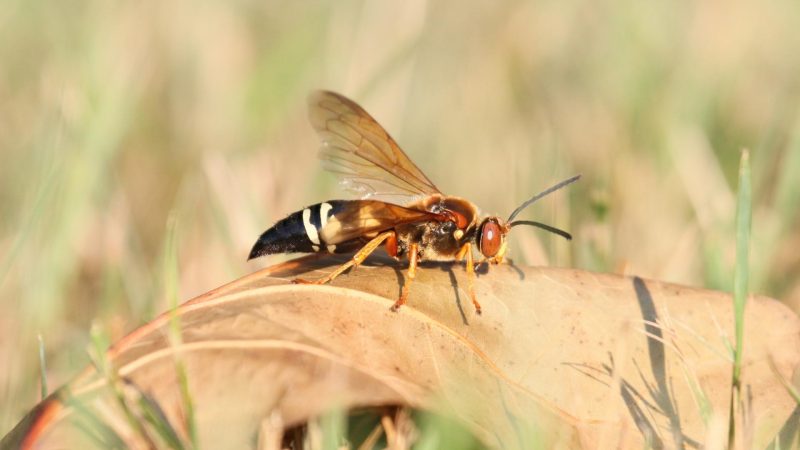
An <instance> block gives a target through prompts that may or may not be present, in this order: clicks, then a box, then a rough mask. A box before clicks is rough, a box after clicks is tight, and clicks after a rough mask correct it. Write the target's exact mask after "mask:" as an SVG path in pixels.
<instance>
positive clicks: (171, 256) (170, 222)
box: [164, 213, 198, 449]
mask: <svg viewBox="0 0 800 450" xmlns="http://www.w3.org/2000/svg"><path fill="white" fill-rule="evenodd" d="M177 223H178V220H177V217H176V215H175V213H171V214H170V215H169V218H168V219H167V239H166V243H165V248H164V290H165V292H164V294H165V295H166V297H167V299H168V300H169V306H170V320H169V340H170V345H171V346H172V348H173V349H175V352H174V353H173V354H174V356H175V372H176V375H177V378H178V384H179V388H180V393H181V401H182V402H183V411H184V412H185V417H186V423H185V426H186V431H187V433H188V434H189V440H190V441H191V446H192V448H195V449H196V448H198V445H197V427H196V425H195V417H194V402H193V400H192V393H191V390H190V389H189V377H188V375H187V373H186V366H185V365H184V364H183V360H182V359H181V357H180V353H179V351H178V349H180V347H181V346H182V345H183V337H182V335H181V321H180V317H179V316H178V314H177V310H178V250H177V242H176V237H175V236H176V231H175V230H176V228H177Z"/></svg>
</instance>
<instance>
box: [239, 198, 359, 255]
mask: <svg viewBox="0 0 800 450" xmlns="http://www.w3.org/2000/svg"><path fill="white" fill-rule="evenodd" d="M347 202H348V201H347V200H333V201H329V202H324V203H317V204H316V205H311V206H309V207H307V208H304V209H301V210H300V211H297V212H294V213H292V214H290V215H288V216H287V217H286V218H284V219H281V220H280V221H278V223H276V224H275V225H273V226H272V228H270V229H268V230H267V231H265V232H264V233H263V234H262V235H261V236H260V237H259V238H258V240H257V241H256V243H255V245H253V249H252V250H250V256H249V257H248V258H247V259H253V258H257V257H259V256H263V255H273V254H276V253H314V252H327V253H350V252H352V251H353V247H354V246H355V242H353V243H351V244H350V245H345V246H342V244H339V245H338V246H337V245H327V244H326V243H325V242H324V241H323V240H322V237H321V236H320V229H321V228H322V226H323V224H324V223H326V222H327V219H328V217H332V216H333V215H335V214H336V212H337V211H339V210H341V208H342V206H344V204H346V203H347ZM323 210H325V211H324V212H325V213H326V217H325V218H322V217H320V213H321V212H323Z"/></svg>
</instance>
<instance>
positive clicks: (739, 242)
mask: <svg viewBox="0 0 800 450" xmlns="http://www.w3.org/2000/svg"><path fill="white" fill-rule="evenodd" d="M751 220H752V186H751V184H750V152H749V151H748V150H744V151H742V157H741V159H740V161H739V189H738V192H737V195H736V269H735V272H734V277H733V311H734V320H735V327H736V347H735V352H734V355H733V379H732V382H731V403H730V416H729V419H728V448H734V446H733V444H734V436H735V434H736V426H735V418H736V411H737V410H738V409H739V400H740V399H741V388H742V386H741V374H742V351H743V344H744V342H743V338H744V307H745V303H746V302H747V296H748V290H749V286H748V284H749V275H750V271H749V268H750V267H749V261H750V222H751Z"/></svg>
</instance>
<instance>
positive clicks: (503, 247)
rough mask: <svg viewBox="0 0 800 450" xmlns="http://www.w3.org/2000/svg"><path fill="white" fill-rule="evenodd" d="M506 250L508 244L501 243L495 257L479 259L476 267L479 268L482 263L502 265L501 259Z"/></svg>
mask: <svg viewBox="0 0 800 450" xmlns="http://www.w3.org/2000/svg"><path fill="white" fill-rule="evenodd" d="M506 250H508V244H507V243H505V242H503V243H502V244H500V249H499V250H497V254H496V255H494V256H492V257H491V258H483V259H481V260H480V261H478V265H479V266H480V265H481V264H483V263H489V264H500V263H502V262H503V257H504V256H505V254H506ZM460 260H461V259H460V258H459V261H460Z"/></svg>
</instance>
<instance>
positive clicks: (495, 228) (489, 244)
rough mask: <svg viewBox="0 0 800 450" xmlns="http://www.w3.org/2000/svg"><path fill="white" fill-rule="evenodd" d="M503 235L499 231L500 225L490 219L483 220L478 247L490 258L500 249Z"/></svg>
mask: <svg viewBox="0 0 800 450" xmlns="http://www.w3.org/2000/svg"><path fill="white" fill-rule="evenodd" d="M502 239H503V236H502V234H501V232H500V225H498V224H497V222H495V221H492V220H485V221H484V222H483V224H482V225H481V233H480V237H479V240H478V248H479V250H480V251H481V253H483V256H485V257H487V258H491V257H492V256H494V255H496V254H497V251H498V250H500V244H501V242H502Z"/></svg>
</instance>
